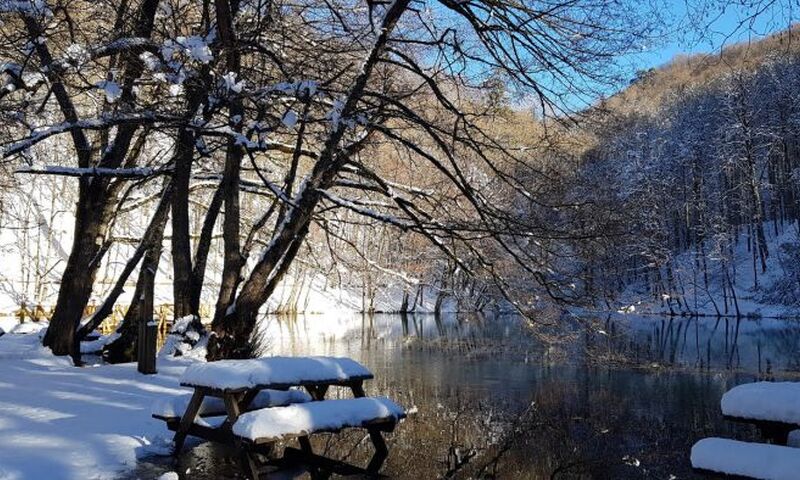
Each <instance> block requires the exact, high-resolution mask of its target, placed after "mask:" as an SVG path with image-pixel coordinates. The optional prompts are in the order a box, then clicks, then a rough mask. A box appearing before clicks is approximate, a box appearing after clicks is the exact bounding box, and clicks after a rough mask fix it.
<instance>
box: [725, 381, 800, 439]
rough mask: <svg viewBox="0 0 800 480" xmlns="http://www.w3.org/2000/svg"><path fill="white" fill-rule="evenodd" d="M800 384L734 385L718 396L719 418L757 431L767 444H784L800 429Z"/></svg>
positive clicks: (759, 383) (756, 383)
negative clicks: (720, 410)
mask: <svg viewBox="0 0 800 480" xmlns="http://www.w3.org/2000/svg"><path fill="white" fill-rule="evenodd" d="M798 399H800V383H797V382H755V383H745V384H742V385H738V386H736V387H734V388H732V389H730V390H729V391H728V392H726V393H725V394H724V395H723V396H722V400H721V401H720V407H721V409H722V414H723V417H724V418H725V419H726V420H728V421H731V422H736V423H746V424H750V425H754V426H755V427H757V428H758V430H759V432H760V433H761V436H762V438H763V439H764V440H766V441H768V442H769V443H774V444H777V445H786V444H787V441H788V437H789V433H790V432H791V431H792V430H797V429H800V400H798Z"/></svg>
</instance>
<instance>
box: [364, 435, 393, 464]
mask: <svg viewBox="0 0 800 480" xmlns="http://www.w3.org/2000/svg"><path fill="white" fill-rule="evenodd" d="M367 431H368V432H369V439H370V440H372V445H374V446H375V454H373V455H372V459H371V460H370V461H369V465H367V471H368V472H369V473H373V474H377V473H378V471H379V470H380V469H381V467H382V466H383V462H384V461H386V458H387V457H388V456H389V447H387V446H386V441H385V440H384V439H383V435H382V434H381V431H380V430H378V429H377V428H370V429H368V430H367Z"/></svg>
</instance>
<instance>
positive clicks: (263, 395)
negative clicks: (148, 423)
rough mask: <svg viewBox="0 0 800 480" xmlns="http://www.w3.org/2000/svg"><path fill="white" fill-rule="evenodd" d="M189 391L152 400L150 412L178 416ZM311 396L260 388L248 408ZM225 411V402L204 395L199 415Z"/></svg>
mask: <svg viewBox="0 0 800 480" xmlns="http://www.w3.org/2000/svg"><path fill="white" fill-rule="evenodd" d="M191 399H192V394H191V392H189V393H186V394H184V395H167V396H164V397H161V398H159V399H158V400H156V401H155V402H153V407H152V409H151V413H152V414H153V415H155V416H158V417H164V418H173V417H180V416H182V415H183V412H185V411H186V408H187V407H188V406H189V401H190V400H191ZM310 401H311V396H310V395H309V394H307V393H306V392H304V391H303V390H296V389H292V390H287V391H281V390H261V391H260V392H258V395H256V397H255V398H254V399H253V401H252V403H251V404H250V406H249V407H248V408H266V407H282V406H285V405H290V404H292V403H304V402H310ZM224 411H225V403H224V402H223V401H222V399H221V398H217V397H205V398H204V399H203V404H202V405H201V406H200V412H199V413H200V415H205V414H208V413H218V412H224Z"/></svg>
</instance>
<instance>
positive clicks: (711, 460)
mask: <svg viewBox="0 0 800 480" xmlns="http://www.w3.org/2000/svg"><path fill="white" fill-rule="evenodd" d="M691 458H692V467H694V468H696V469H698V470H703V471H708V472H714V473H719V474H725V475H739V476H743V477H749V478H756V479H759V480H797V479H798V477H800V449H797V448H792V447H784V446H782V445H770V444H766V443H749V442H741V441H739V440H729V439H726V438H704V439H703V440H700V441H699V442H697V443H695V444H694V446H693V447H692V457H691Z"/></svg>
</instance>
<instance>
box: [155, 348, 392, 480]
mask: <svg viewBox="0 0 800 480" xmlns="http://www.w3.org/2000/svg"><path fill="white" fill-rule="evenodd" d="M372 378H373V375H372V373H371V372H370V371H369V370H368V369H367V368H366V367H364V366H363V365H361V364H360V363H358V362H356V361H355V360H352V359H349V358H337V357H264V358H258V359H252V360H222V361H218V362H210V363H198V364H194V365H191V366H189V367H187V368H186V371H185V372H184V373H183V375H182V376H181V380H180V381H181V385H183V386H185V387H190V388H192V390H193V392H192V393H191V394H189V393H188V392H187V394H186V395H183V396H178V397H173V398H169V399H164V400H162V401H160V402H158V403H157V404H156V405H154V407H153V412H152V413H153V417H155V418H158V419H161V420H164V421H165V422H166V423H167V427H168V428H169V429H170V430H173V431H174V432H175V438H174V443H175V452H176V454H177V453H179V452H180V450H181V449H182V447H183V443H184V441H185V439H186V437H187V436H188V435H192V436H197V437H200V438H204V439H207V440H212V441H217V442H221V443H226V444H229V445H234V446H236V447H237V448H239V449H240V450H241V452H242V466H243V467H244V469H245V471H246V473H247V474H248V475H249V476H250V477H251V478H254V479H257V478H259V473H258V472H259V465H258V464H257V462H256V460H255V457H254V456H253V453H260V454H264V455H268V456H270V455H271V453H272V449H273V446H274V445H275V444H276V443H277V442H280V441H286V440H290V439H293V438H297V440H298V441H299V443H300V447H301V449H300V450H297V449H291V448H289V447H287V448H286V449H285V455H284V458H283V459H273V460H272V464H274V465H277V464H279V463H280V462H279V461H278V460H280V461H284V460H286V459H287V458H288V457H289V456H294V457H298V456H299V457H300V458H302V459H303V460H304V461H307V462H309V463H318V464H324V465H326V466H327V467H329V468H332V469H334V470H336V469H339V470H340V471H343V472H349V473H368V474H374V473H377V472H378V471H379V470H380V467H381V466H382V464H383V462H384V460H385V459H386V457H387V455H388V448H387V447H386V443H385V442H384V440H383V436H382V434H381V432H384V431H391V430H393V429H394V427H395V425H396V424H397V423H398V422H399V421H400V420H401V419H403V418H404V417H405V416H406V413H405V411H404V410H403V409H402V408H401V407H399V406H398V405H397V404H395V403H394V402H392V401H391V400H389V399H388V398H385V397H378V398H367V397H366V396H365V393H364V388H363V382H364V381H365V380H369V379H372ZM331 386H340V387H348V388H349V389H350V390H351V391H352V393H353V397H354V398H351V399H339V400H325V395H326V393H327V391H328V389H329V388H330V387H331ZM303 389H305V391H303ZM306 392H307V393H306ZM345 428H365V429H366V430H367V431H368V432H369V436H370V439H371V441H372V443H373V446H374V447H375V454H374V456H373V458H372V460H371V461H370V463H369V466H368V467H367V468H366V469H359V468H358V467H354V466H352V465H346V464H343V463H342V462H336V461H333V460H330V459H326V458H324V457H319V456H317V455H314V453H313V450H312V447H311V443H310V440H309V438H308V436H309V435H311V434H314V433H319V432H338V431H341V430H343V429H345ZM289 454H291V455H289Z"/></svg>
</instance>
